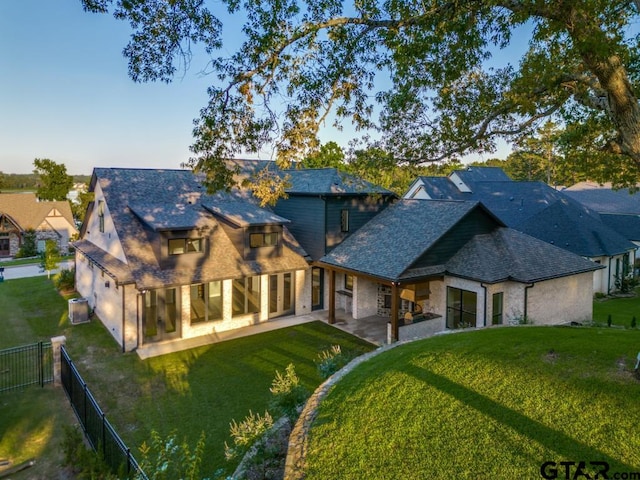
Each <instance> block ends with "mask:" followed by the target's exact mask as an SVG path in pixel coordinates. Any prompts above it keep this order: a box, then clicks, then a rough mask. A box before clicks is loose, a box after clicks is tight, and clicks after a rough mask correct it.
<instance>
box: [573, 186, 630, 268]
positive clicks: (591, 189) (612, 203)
mask: <svg viewBox="0 0 640 480" xmlns="http://www.w3.org/2000/svg"><path fill="white" fill-rule="evenodd" d="M562 193H564V194H565V195H567V196H568V197H570V198H573V199H574V200H576V201H578V202H580V203H581V204H583V205H585V206H587V207H588V208H590V209H591V210H594V211H596V212H598V213H599V214H600V218H601V220H602V221H603V222H604V224H605V225H607V226H609V227H610V228H612V229H613V230H615V231H616V232H618V233H619V234H620V235H622V236H623V237H625V238H626V239H627V240H629V241H631V242H633V243H634V245H636V247H637V248H636V255H635V258H636V260H637V259H638V258H640V256H639V254H640V192H630V191H629V189H626V188H623V189H619V190H614V189H613V188H611V184H610V183H605V184H603V185H600V184H598V183H594V182H580V183H576V184H575V185H573V186H571V187H567V188H565V189H564V190H562Z"/></svg>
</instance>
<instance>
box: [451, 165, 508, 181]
mask: <svg viewBox="0 0 640 480" xmlns="http://www.w3.org/2000/svg"><path fill="white" fill-rule="evenodd" d="M455 173H456V174H457V175H458V176H459V177H460V179H461V180H462V181H463V182H464V183H466V184H469V183H475V182H510V181H511V178H509V175H507V174H506V173H505V172H504V170H502V168H500V167H476V166H473V165H470V166H468V167H467V168H465V169H462V170H456V171H455Z"/></svg>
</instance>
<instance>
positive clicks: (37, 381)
mask: <svg viewBox="0 0 640 480" xmlns="http://www.w3.org/2000/svg"><path fill="white" fill-rule="evenodd" d="M51 382H53V353H52V351H51V342H38V343H32V344H31V345H24V346H21V347H14V348H7V349H5V350H0V392H4V391H7V390H14V389H18V388H24V387H26V386H29V385H40V386H41V387H43V386H44V385H45V384H46V383H51Z"/></svg>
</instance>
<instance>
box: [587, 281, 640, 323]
mask: <svg viewBox="0 0 640 480" xmlns="http://www.w3.org/2000/svg"><path fill="white" fill-rule="evenodd" d="M637 292H640V289H639V290H637ZM609 315H611V324H612V325H619V326H620V325H622V326H625V327H629V326H631V319H632V318H633V317H634V316H635V317H636V320H637V327H640V297H637V296H636V297H620V298H605V299H602V300H595V301H594V302H593V321H594V322H596V323H599V324H602V325H606V323H607V317H608V316H609Z"/></svg>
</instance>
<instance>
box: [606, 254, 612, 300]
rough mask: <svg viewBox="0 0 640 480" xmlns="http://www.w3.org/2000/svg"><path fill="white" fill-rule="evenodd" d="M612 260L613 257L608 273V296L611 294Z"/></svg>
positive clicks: (610, 258)
mask: <svg viewBox="0 0 640 480" xmlns="http://www.w3.org/2000/svg"><path fill="white" fill-rule="evenodd" d="M611 260H613V257H609V270H608V271H607V295H609V294H610V293H611Z"/></svg>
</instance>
